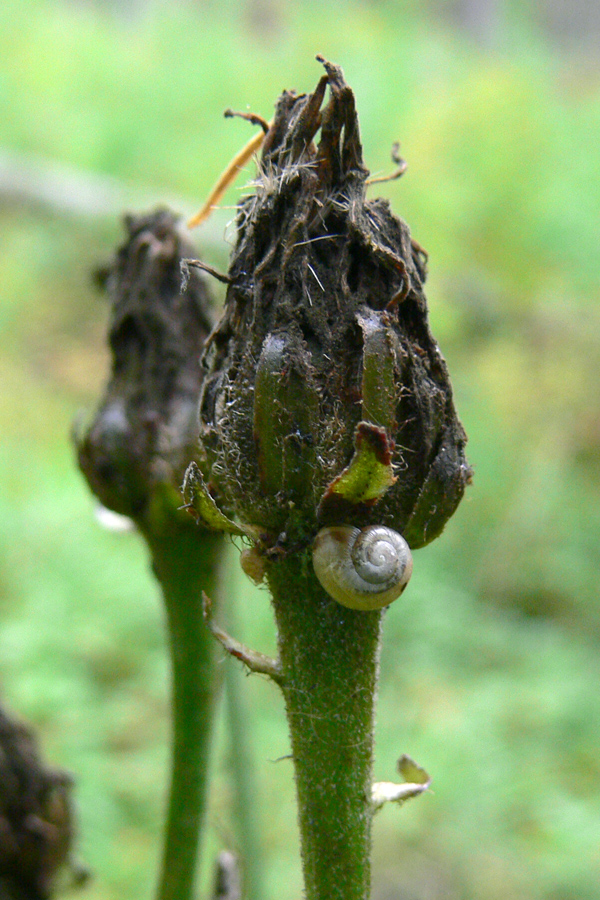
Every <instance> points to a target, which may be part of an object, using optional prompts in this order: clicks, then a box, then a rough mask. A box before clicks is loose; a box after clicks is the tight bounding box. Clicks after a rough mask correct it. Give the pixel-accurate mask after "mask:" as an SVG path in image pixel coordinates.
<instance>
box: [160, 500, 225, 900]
mask: <svg viewBox="0 0 600 900" xmlns="http://www.w3.org/2000/svg"><path fill="white" fill-rule="evenodd" d="M154 524H155V523H154V522H153V525H154ZM144 536H145V538H146V540H147V542H148V545H149V547H150V551H151V554H152V563H153V568H154V572H155V574H156V577H157V578H158V580H159V581H160V584H161V586H162V590H163V595H164V600H165V607H166V613H167V620H168V627H169V637H170V650H171V665H172V685H173V687H172V692H173V699H172V707H173V746H172V763H171V787H170V795H169V805H168V812H167V823H166V829H165V839H164V848H163V859H162V868H161V874H160V880H159V886H158V892H157V897H158V900H190V898H191V897H192V896H193V890H194V882H195V874H196V863H197V859H198V843H199V834H200V829H201V825H202V815H203V810H204V805H205V799H206V791H207V773H208V762H209V754H210V740H211V733H212V722H213V714H214V708H215V699H216V695H217V692H218V688H219V685H218V684H217V680H218V679H216V677H215V676H216V670H215V659H216V653H218V648H217V644H216V641H215V640H214V638H213V636H212V634H211V633H210V631H209V629H208V628H207V627H206V624H205V622H204V619H203V615H202V591H206V593H208V594H213V593H214V587H215V584H216V576H217V569H218V566H219V558H220V555H221V547H222V543H223V539H222V536H221V535H219V534H213V533H211V532H206V531H201V530H200V529H198V527H197V526H195V525H194V523H193V522H192V521H191V520H190V521H189V523H188V522H187V521H184V522H182V521H181V518H180V517H178V518H177V519H173V520H167V521H166V522H163V523H162V526H161V527H160V528H158V529H157V528H156V527H152V528H145V529H144Z"/></svg>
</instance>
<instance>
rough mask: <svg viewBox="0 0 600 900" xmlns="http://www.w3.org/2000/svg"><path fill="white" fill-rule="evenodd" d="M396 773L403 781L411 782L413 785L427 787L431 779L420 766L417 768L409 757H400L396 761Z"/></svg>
mask: <svg viewBox="0 0 600 900" xmlns="http://www.w3.org/2000/svg"><path fill="white" fill-rule="evenodd" d="M398 771H399V772H400V774H401V775H402V777H403V778H404V780H405V781H413V782H415V784H425V785H427V786H428V787H429V785H430V784H431V778H430V776H429V775H428V774H427V772H426V771H425V769H422V768H421V766H418V765H417V764H416V762H415V761H414V759H411V758H410V756H406V755H404V756H401V757H400V759H399V760H398Z"/></svg>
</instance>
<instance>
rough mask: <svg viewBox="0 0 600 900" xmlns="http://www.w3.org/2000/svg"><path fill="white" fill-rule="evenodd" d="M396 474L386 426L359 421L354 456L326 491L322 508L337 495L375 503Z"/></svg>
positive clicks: (321, 504)
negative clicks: (381, 426)
mask: <svg viewBox="0 0 600 900" xmlns="http://www.w3.org/2000/svg"><path fill="white" fill-rule="evenodd" d="M395 481H396V478H395V476H394V473H393V470H392V447H391V445H390V441H389V438H388V436H387V432H386V430H385V428H379V427H378V426H376V425H372V424H371V423H370V422H359V423H358V426H357V428H356V433H355V436H354V456H353V457H352V459H351V460H350V465H349V466H347V467H346V468H345V469H344V471H343V472H341V473H340V474H339V475H338V476H337V477H336V478H334V479H333V481H332V482H331V484H330V485H329V486H328V488H327V490H326V491H325V493H324V495H323V497H322V499H321V503H320V508H321V510H322V509H323V508H324V507H325V506H326V505H327V504H328V503H329V502H330V501H331V500H334V499H336V498H341V499H342V500H345V501H347V502H349V503H352V504H358V503H367V504H370V503H375V502H376V501H377V500H379V498H380V497H382V496H383V494H385V492H386V491H387V490H388V488H390V487H391V486H392V485H393V484H394V482H395Z"/></svg>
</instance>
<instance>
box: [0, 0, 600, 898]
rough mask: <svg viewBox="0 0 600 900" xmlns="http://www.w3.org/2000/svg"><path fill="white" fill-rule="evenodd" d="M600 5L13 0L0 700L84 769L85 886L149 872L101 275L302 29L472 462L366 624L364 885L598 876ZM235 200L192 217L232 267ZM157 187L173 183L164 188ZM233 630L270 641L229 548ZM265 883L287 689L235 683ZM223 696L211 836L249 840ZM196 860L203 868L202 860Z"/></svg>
mask: <svg viewBox="0 0 600 900" xmlns="http://www.w3.org/2000/svg"><path fill="white" fill-rule="evenodd" d="M599 41H600V7H599V6H598V5H597V4H596V3H593V2H592V0H587V2H586V0H572V2H571V3H570V4H568V5H567V4H565V3H563V2H558V0H556V2H545V3H541V4H540V3H534V2H533V0H529V2H517V0H514V2H510V0H503V2H502V0H495V2H492V0H485V2H484V0H480V2H479V3H475V2H473V0H468V2H467V0H460V2H459V0H456V2H454V0H448V2H445V3H444V2H443V0H437V2H435V0H431V2H425V0H421V2H419V0H410V2H406V3H394V2H391V0H390V2H385V0H380V2H376V0H371V2H367V0H363V2H341V0H339V2H336V0H330V2H322V3H317V2H304V3H286V2H285V0H245V2H243V0H238V2H234V0H224V2H220V3H217V2H200V0H197V2H191V0H182V2H177V3H175V2H171V3H167V2H146V0H120V2H118V3H117V2H113V0H105V2H101V0H96V2H92V0H88V2H85V0H55V2H47V0H46V2H44V0H27V2H25V3H23V2H22V0H4V2H3V4H2V6H1V8H0V121H1V122H2V126H1V129H0V328H1V334H2V355H1V357H0V371H1V374H0V428H1V430H2V441H1V443H0V453H1V464H0V542H1V547H2V550H1V557H0V617H1V618H0V693H1V696H2V698H3V700H4V702H5V703H6V704H7V705H8V706H9V708H10V709H12V710H13V712H18V713H19V714H20V715H21V716H23V717H24V718H26V719H27V720H28V721H29V722H31V723H32V724H33V725H34V726H35V727H36V729H37V730H38V733H39V735H40V739H41V741H42V745H43V748H44V755H45V757H46V758H47V759H49V760H51V761H52V762H53V763H54V764H55V765H57V766H60V767H63V768H66V769H68V770H69V771H70V772H72V773H73V774H74V775H75V778H76V781H77V792H76V795H77V802H78V807H79V820H80V826H79V830H80V841H79V846H80V854H81V856H82V857H83V858H84V860H85V861H86V863H87V864H88V865H89V866H90V867H91V868H92V869H93V871H94V875H95V877H94V880H93V881H92V882H91V883H90V885H89V886H88V887H86V888H85V889H84V890H83V892H82V893H81V895H80V896H81V897H82V898H83V900H134V898H140V897H148V896H150V895H151V891H152V887H153V883H154V877H155V874H154V873H155V868H156V864H157V854H158V841H159V834H160V828H161V821H162V810H163V801H164V793H165V785H166V763H167V753H168V665H167V657H166V647H165V631H164V626H163V616H162V610H161V605H160V600H159V595H158V590H157V587H156V585H155V583H154V582H153V580H152V578H151V576H150V574H149V571H148V566H147V559H146V555H145V551H144V548H143V546H142V543H141V541H140V539H139V538H138V537H137V535H135V534H133V533H128V534H117V533H112V532H108V531H106V530H103V529H102V528H101V527H100V525H99V524H98V522H97V520H96V519H95V516H94V502H93V501H92V498H91V496H90V495H89V493H88V491H87V489H86V486H85V484H84V482H83V479H82V478H81V476H80V475H79V473H78V471H77V469H76V466H75V463H74V454H73V451H72V448H71V445H70V439H69V431H70V428H71V423H72V422H73V420H74V419H75V418H76V417H77V416H78V415H80V413H81V410H84V411H85V410H88V411H89V410H90V409H92V408H93V407H94V404H95V402H96V401H97V399H98V398H99V396H100V392H101V389H102V385H103V382H104V379H105V377H106V372H107V363H108V358H107V351H106V349H105V346H104V334H105V327H106V321H107V308H106V305H105V302H104V300H103V299H102V298H101V297H99V296H98V295H97V294H96V293H95V291H94V288H93V286H92V283H91V278H90V272H91V270H92V269H93V268H94V267H95V266H96V265H98V264H99V263H102V262H104V261H106V260H107V259H108V258H109V257H110V255H111V253H112V250H113V248H114V246H115V244H116V243H117V242H118V241H120V240H121V237H122V229H121V225H120V214H121V212H122V211H123V210H124V209H125V208H129V209H134V210H136V209H143V208H148V205H149V204H153V203H156V202H160V201H165V200H170V201H171V202H172V203H174V204H175V205H176V207H177V208H179V209H180V210H181V211H182V212H184V213H186V214H188V213H191V212H193V211H195V209H196V208H198V207H199V206H200V205H201V203H202V201H203V199H204V197H205V195H206V193H207V191H208V188H209V187H210V185H211V183H212V181H213V180H214V179H215V177H216V176H217V174H218V173H219V172H220V171H221V169H222V168H223V166H224V165H225V163H226V162H227V161H228V160H229V158H230V157H231V156H232V155H233V154H234V153H235V152H236V151H237V150H238V149H239V148H240V147H241V146H242V145H243V144H244V143H245V142H246V140H247V139H248V138H249V137H250V136H251V134H252V133H253V129H252V128H251V126H249V125H248V124H247V123H245V122H243V121H239V120H237V121H236V120H234V121H224V120H223V118H222V111H223V109H224V108H225V107H228V106H232V107H234V108H236V109H247V108H250V109H252V110H253V111H255V112H258V113H261V114H262V115H264V116H265V117H267V118H269V117H270V115H271V111H272V108H273V104H274V102H275V100H276V98H277V95H278V94H279V93H280V91H281V90H283V89H284V88H296V89H297V90H302V91H308V90H311V89H312V88H313V87H314V85H315V84H316V82H317V80H318V78H319V76H320V74H321V69H320V67H319V65H318V64H317V63H316V62H315V61H314V57H315V54H316V53H322V54H324V55H325V56H327V57H328V58H329V59H331V60H333V61H335V62H337V63H339V64H341V65H342V66H343V68H344V71H345V74H346V77H347V79H348V81H349V83H350V84H351V85H352V87H353V88H354V90H355V93H356V97H357V104H358V109H359V114H360V118H361V126H362V136H363V143H364V150H365V159H366V162H367V165H368V166H369V168H370V169H371V171H373V172H375V173H385V172H386V171H388V170H389V169H390V168H391V163H390V161H389V155H390V148H391V145H392V143H393V142H394V141H395V140H397V139H399V140H400V141H401V142H402V153H403V155H404V157H405V158H406V159H407V161H408V164H409V169H408V172H407V174H406V175H405V176H404V177H403V178H402V179H401V180H400V181H399V182H395V183H392V184H388V185H382V186H381V193H383V194H385V195H386V196H389V197H390V198H391V201H392V204H393V207H394V209H395V210H396V212H397V213H398V214H399V215H401V216H402V217H404V218H406V219H407V221H408V222H409V223H410V225H411V228H412V232H413V235H414V236H415V238H416V239H417V240H418V241H419V242H420V243H421V244H422V245H423V246H424V247H426V248H427V250H428V251H429V253H430V277H429V288H428V296H429V299H430V308H431V322H432V327H433V331H434V333H435V335H436V337H437V338H438V341H439V343H440V345H441V347H442V350H443V352H444V354H445V356H446V358H447V360H448V364H449V366H450V371H451V373H452V375H453V380H454V386H455V393H456V401H457V406H458V408H459V411H460V414H461V418H462V419H463V422H464V424H465V427H466V429H467V432H468V434H469V437H470V442H469V448H468V449H469V458H470V461H471V462H472V464H473V466H474V469H475V481H474V485H473V487H472V488H470V490H469V492H468V495H467V497H466V499H465V500H464V501H463V504H462V506H461V508H460V509H459V511H458V513H457V514H456V516H455V518H454V520H453V521H451V522H450V524H449V525H448V527H447V529H446V532H445V534H444V535H443V537H442V538H441V539H440V540H439V541H437V542H436V543H435V544H433V545H432V546H431V547H428V548H425V549H424V550H421V551H419V552H418V553H417V555H416V560H415V574H414V576H413V580H412V582H411V586H410V589H409V591H407V593H406V595H405V596H404V597H403V599H402V601H401V602H399V603H398V604H396V605H395V606H394V607H392V608H391V609H390V611H389V614H388V615H387V617H386V623H385V637H384V650H383V658H382V684H381V691H380V702H379V715H378V733H377V740H378V751H377V761H376V769H375V776H376V778H377V779H378V780H393V778H394V765H395V760H396V759H397V757H398V756H399V755H400V754H401V753H409V754H410V755H411V756H412V757H414V758H415V759H416V761H417V762H418V763H420V764H421V765H422V766H425V767H426V768H427V770H428V771H429V772H430V773H431V774H432V776H433V779H434V782H433V792H432V793H431V794H429V795H427V796H425V797H423V798H421V799H419V800H417V801H415V802H414V803H412V804H409V805H407V806H406V807H405V808H403V809H401V810H399V809H396V808H392V807H390V808H386V809H384V810H383V811H382V812H381V813H380V814H379V816H378V818H377V820H376V827H375V836H374V875H373V880H374V887H373V898H374V900H392V898H394V900H500V898H502V900H512V898H515V900H516V898H519V900H597V898H598V896H599V891H600V888H599V887H598V885H599V884H600V752H599V751H600V691H599V684H600V655H599V652H598V651H599V649H600V601H599V598H598V574H599V562H600V553H599V543H600V506H599V503H598V484H599V474H600V409H599V407H600V403H599V398H600V311H599V307H598V286H599V284H600V254H599V247H598V243H599V241H598V234H599V226H600V152H599V147H600V62H599V57H598V54H597V47H598V42H599ZM251 177H252V166H249V167H248V172H247V174H246V176H245V177H244V176H242V178H241V179H240V182H239V184H238V185H237V186H236V187H235V188H233V189H232V190H230V191H229V193H228V195H227V198H226V201H225V204H226V205H228V206H229V207H230V209H229V210H225V211H223V212H222V213H219V214H217V215H215V217H214V218H213V219H212V220H211V221H210V222H209V223H208V224H207V225H206V226H204V228H203V229H201V230H200V232H199V233H198V243H199V246H200V248H201V251H202V253H203V255H204V257H205V259H206V260H207V261H208V262H211V263H212V264H213V265H216V266H220V267H224V266H226V259H227V249H228V245H227V242H226V239H227V238H229V239H231V228H230V227H229V228H227V222H228V220H229V219H231V218H232V216H233V210H232V207H233V206H234V204H235V203H236V202H237V199H238V198H239V196H240V190H241V189H242V188H243V185H244V181H248V180H249V179H250V178H251ZM173 198H175V199H173ZM230 589H231V592H232V594H234V595H235V599H236V601H238V612H237V616H238V619H239V623H238V631H239V635H240V636H241V637H242V638H243V639H245V640H246V641H247V642H248V643H250V644H251V645H252V646H256V647H258V648H260V649H262V650H265V651H267V652H268V651H269V650H272V649H273V646H274V632H273V625H272V622H271V615H270V609H269V602H268V597H267V595H266V593H265V592H264V591H260V590H257V589H255V588H253V587H252V586H250V584H249V582H247V580H245V578H244V576H243V575H242V574H241V572H240V571H239V567H238V566H237V562H236V561H235V550H234V548H232V569H231V575H230ZM242 686H243V692H244V702H245V703H246V705H247V719H248V722H249V724H250V726H251V728H252V740H253V744H254V754H255V764H256V776H257V783H258V788H257V795H256V799H255V814H256V818H257V823H258V822H260V826H261V829H262V846H263V852H264V859H265V861H264V872H265V882H266V892H265V900H296V898H299V897H300V896H301V879H300V867H299V862H298V851H297V834H296V823H295V810H294V801H293V778H292V770H291V763H290V762H289V760H283V761H280V762H275V761H276V760H277V759H279V758H280V757H283V756H285V755H286V754H287V753H288V741H287V735H286V727H285V723H284V714H283V705H282V703H281V702H280V699H279V697H278V696H277V693H276V691H275V689H274V688H273V687H272V686H271V685H270V684H268V683H266V682H265V681H264V680H262V679H261V678H259V677H255V678H250V679H244V680H243V685H242ZM230 756H231V753H230V743H229V738H228V736H227V732H226V729H225V727H224V726H223V723H222V722H221V724H220V728H219V735H218V740H217V742H216V747H215V775H214V781H213V787H212V790H211V798H210V809H209V814H208V822H209V835H208V853H209V857H214V855H215V853H216V852H217V850H218V849H219V848H220V847H222V846H228V847H233V848H235V846H236V840H237V838H236V831H235V810H234V801H233V797H232V791H231V786H230V777H229V774H230V773H229V767H230ZM207 878H210V872H208V873H207V872H205V874H204V883H206V879H207Z"/></svg>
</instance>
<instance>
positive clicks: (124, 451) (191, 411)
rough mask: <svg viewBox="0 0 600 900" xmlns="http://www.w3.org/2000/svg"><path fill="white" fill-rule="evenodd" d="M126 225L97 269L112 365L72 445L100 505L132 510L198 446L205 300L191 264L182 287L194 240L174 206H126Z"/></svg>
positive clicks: (174, 478)
mask: <svg viewBox="0 0 600 900" xmlns="http://www.w3.org/2000/svg"><path fill="white" fill-rule="evenodd" d="M125 226H126V228H127V232H128V234H127V240H126V241H125V243H124V244H123V246H122V247H120V248H119V250H118V251H117V254H116V257H115V260H114V262H113V263H112V265H111V266H110V267H109V268H108V269H107V271H106V272H105V273H104V277H103V282H104V284H105V286H106V289H107V291H108V293H109V296H110V299H111V301H112V320H111V324H110V334H109V341H110V348H111V351H112V373H111V377H110V381H109V383H108V385H107V388H106V392H105V396H104V399H103V401H102V404H101V406H100V408H99V410H98V412H97V414H96V417H95V419H94V421H93V423H92V425H91V426H90V428H89V429H88V431H87V433H86V434H85V435H84V436H83V437H82V439H81V440H80V441H79V444H78V453H79V464H80V467H81V469H82V471H83V473H84V475H85V476H86V478H87V480H88V482H89V484H90V487H91V488H92V490H93V492H94V493H95V494H96V496H97V497H98V498H99V499H100V501H101V502H102V503H103V504H104V506H106V507H108V508H109V509H111V510H114V511H115V512H118V513H122V514H123V515H126V516H131V517H132V518H137V517H139V516H140V515H141V514H142V513H143V511H144V509H145V508H146V505H147V504H148V502H149V499H150V497H151V495H152V492H153V489H154V488H155V487H156V486H157V485H170V486H172V488H173V490H174V491H175V490H176V489H177V487H178V486H179V485H180V484H181V481H182V479H183V473H184V471H185V468H186V466H187V464H188V463H189V461H190V460H191V459H193V458H194V456H195V455H196V443H197V408H198V397H199V394H200V383H201V376H202V370H201V367H200V362H199V360H200V356H201V353H202V349H203V346H204V341H205V338H206V336H207V334H208V332H209V331H210V328H211V325H212V315H213V309H212V302H211V298H210V296H209V294H208V290H207V287H206V283H205V281H204V278H203V277H202V276H201V275H200V274H199V273H198V271H197V270H194V271H192V272H190V273H189V279H188V283H187V286H186V288H185V290H183V291H182V290H181V262H182V260H183V259H185V257H189V256H193V255H194V253H195V248H194V247H193V246H192V245H191V244H190V243H189V241H188V240H187V239H186V238H185V237H184V236H183V234H182V231H183V229H181V228H180V226H179V225H178V220H177V218H176V217H175V216H174V215H173V214H172V213H170V212H168V211H167V210H164V209H160V210H157V211H156V212H153V213H150V214H148V215H143V216H127V217H126V218H125Z"/></svg>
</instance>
